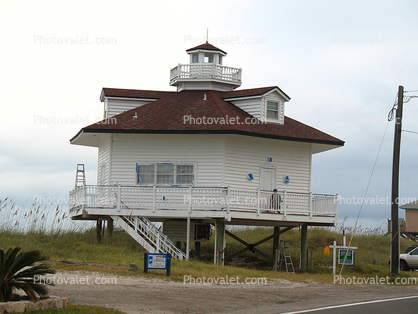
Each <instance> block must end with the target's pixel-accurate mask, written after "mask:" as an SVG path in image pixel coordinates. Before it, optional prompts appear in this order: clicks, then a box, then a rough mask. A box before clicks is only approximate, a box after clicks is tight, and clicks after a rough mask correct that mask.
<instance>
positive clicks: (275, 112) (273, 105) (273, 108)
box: [267, 101, 279, 120]
mask: <svg viewBox="0 0 418 314" xmlns="http://www.w3.org/2000/svg"><path fill="white" fill-rule="evenodd" d="M267 119H271V120H278V119H279V103H278V102H275V101H268V102H267Z"/></svg>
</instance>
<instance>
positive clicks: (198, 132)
mask: <svg viewBox="0 0 418 314" xmlns="http://www.w3.org/2000/svg"><path fill="white" fill-rule="evenodd" d="M81 132H82V133H83V134H85V133H98V134H99V133H119V134H239V135H246V136H253V137H261V138H269V139H276V140H283V141H292V142H304V143H313V144H325V145H334V146H338V147H342V146H344V142H343V141H327V140H317V139H309V138H299V137H291V136H281V135H272V134H261V133H255V132H247V131H241V130H116V129H82V130H81V131H80V132H79V133H78V134H77V135H76V136H74V137H73V139H76V138H77V137H78V136H79V134H80V133H81ZM80 135H81V134H80ZM73 139H71V140H70V141H72V140H73ZM72 144H73V143H72Z"/></svg>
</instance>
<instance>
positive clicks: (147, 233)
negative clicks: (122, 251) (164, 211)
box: [110, 216, 186, 260]
mask: <svg viewBox="0 0 418 314" xmlns="http://www.w3.org/2000/svg"><path fill="white" fill-rule="evenodd" d="M110 217H111V218H112V219H113V221H114V222H115V223H116V224H117V225H118V226H120V227H121V228H122V229H123V230H125V231H126V232H127V233H128V234H129V235H130V236H131V237H132V238H134V239H135V240H136V241H137V242H138V243H139V244H140V245H141V246H142V247H143V248H144V249H145V250H146V251H148V252H149V253H170V254H171V256H172V258H175V259H179V260H185V259H186V253H184V252H183V251H181V250H180V249H179V248H177V247H176V246H175V244H174V243H173V242H172V241H171V240H170V239H169V238H168V237H167V236H166V235H165V234H164V233H162V232H161V230H160V229H158V228H157V227H156V226H155V225H154V224H153V223H152V222H151V221H149V220H148V219H147V218H145V217H140V216H110Z"/></svg>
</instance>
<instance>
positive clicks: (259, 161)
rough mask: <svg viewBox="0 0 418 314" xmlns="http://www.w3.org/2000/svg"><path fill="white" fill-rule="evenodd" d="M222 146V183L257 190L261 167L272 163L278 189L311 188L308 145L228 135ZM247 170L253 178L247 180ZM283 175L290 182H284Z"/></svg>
mask: <svg viewBox="0 0 418 314" xmlns="http://www.w3.org/2000/svg"><path fill="white" fill-rule="evenodd" d="M225 146H226V149H225V172H224V173H225V185H229V186H230V187H231V188H245V189H257V188H259V187H260V167H262V166H265V167H271V166H273V167H275V168H276V175H277V189H278V190H279V191H280V190H287V191H292V192H309V191H310V172H311V144H309V143H297V142H288V141H279V140H273V139H264V138H256V137H249V136H238V135H229V136H227V137H226V141H225ZM268 158H272V162H269V161H268ZM248 173H251V174H253V175H254V180H249V179H248ZM285 176H289V178H290V183H287V184H286V183H284V177H285Z"/></svg>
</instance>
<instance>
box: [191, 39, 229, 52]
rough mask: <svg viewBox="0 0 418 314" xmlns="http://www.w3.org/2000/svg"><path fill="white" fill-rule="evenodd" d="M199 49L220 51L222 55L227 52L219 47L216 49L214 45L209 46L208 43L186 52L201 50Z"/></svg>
mask: <svg viewBox="0 0 418 314" xmlns="http://www.w3.org/2000/svg"><path fill="white" fill-rule="evenodd" d="M199 49H200V50H212V51H220V52H222V53H224V54H226V52H225V51H223V50H221V49H219V48H218V47H215V46H214V45H211V44H209V43H208V42H206V43H204V44H201V45H199V46H196V47H193V48H190V49H187V50H186V52H190V51H193V50H199Z"/></svg>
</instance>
